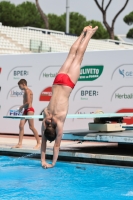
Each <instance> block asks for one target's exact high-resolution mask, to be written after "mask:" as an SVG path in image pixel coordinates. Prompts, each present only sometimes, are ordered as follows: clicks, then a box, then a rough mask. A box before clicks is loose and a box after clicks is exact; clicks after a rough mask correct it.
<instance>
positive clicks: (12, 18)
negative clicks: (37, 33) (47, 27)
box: [0, 1, 44, 28]
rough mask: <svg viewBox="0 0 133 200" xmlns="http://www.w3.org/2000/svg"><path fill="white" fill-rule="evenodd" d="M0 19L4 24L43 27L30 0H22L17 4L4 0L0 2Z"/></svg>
mask: <svg viewBox="0 0 133 200" xmlns="http://www.w3.org/2000/svg"><path fill="white" fill-rule="evenodd" d="M0 21H1V22H2V24H3V25H5V26H14V27H21V26H33V27H38V28H44V24H43V21H42V19H41V16H40V14H39V12H38V10H37V8H36V6H35V4H34V3H31V2H24V3H22V4H19V5H18V6H15V5H14V4H11V3H10V2H6V1H2V2H0Z"/></svg>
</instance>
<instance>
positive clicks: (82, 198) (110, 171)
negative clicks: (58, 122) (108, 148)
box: [0, 156, 133, 200]
mask: <svg viewBox="0 0 133 200" xmlns="http://www.w3.org/2000/svg"><path fill="white" fill-rule="evenodd" d="M128 199H129V200H130V199H131V200H132V199H133V169H131V168H119V167H109V166H98V165H93V164H75V163H74V164H73V163H67V162H57V165H56V166H55V167H54V168H51V169H43V168H42V167H41V165H40V161H39V160H34V159H27V158H23V157H22V158H14V157H8V156H0V200H128Z"/></svg>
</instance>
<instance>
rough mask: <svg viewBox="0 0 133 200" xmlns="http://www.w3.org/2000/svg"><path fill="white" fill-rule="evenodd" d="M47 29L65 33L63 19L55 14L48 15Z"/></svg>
mask: <svg viewBox="0 0 133 200" xmlns="http://www.w3.org/2000/svg"><path fill="white" fill-rule="evenodd" d="M48 20H49V29H51V30H55V31H63V32H64V31H65V23H66V22H65V19H64V18H63V17H61V16H58V15H55V14H48Z"/></svg>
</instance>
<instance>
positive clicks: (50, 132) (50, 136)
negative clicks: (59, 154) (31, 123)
mask: <svg viewBox="0 0 133 200" xmlns="http://www.w3.org/2000/svg"><path fill="white" fill-rule="evenodd" d="M56 126H57V124H53V123H52V124H51V126H48V127H46V129H45V131H44V135H45V137H46V139H47V140H49V141H50V142H52V141H54V140H55V138H56V135H57V134H56Z"/></svg>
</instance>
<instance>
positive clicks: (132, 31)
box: [127, 28, 133, 38]
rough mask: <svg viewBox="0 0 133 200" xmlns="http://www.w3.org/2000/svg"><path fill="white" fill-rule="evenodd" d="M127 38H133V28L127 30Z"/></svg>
mask: <svg viewBox="0 0 133 200" xmlns="http://www.w3.org/2000/svg"><path fill="white" fill-rule="evenodd" d="M127 38H133V28H132V29H130V30H129V31H128V33H127Z"/></svg>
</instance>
